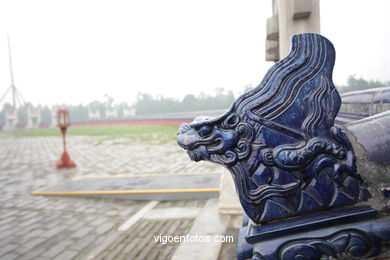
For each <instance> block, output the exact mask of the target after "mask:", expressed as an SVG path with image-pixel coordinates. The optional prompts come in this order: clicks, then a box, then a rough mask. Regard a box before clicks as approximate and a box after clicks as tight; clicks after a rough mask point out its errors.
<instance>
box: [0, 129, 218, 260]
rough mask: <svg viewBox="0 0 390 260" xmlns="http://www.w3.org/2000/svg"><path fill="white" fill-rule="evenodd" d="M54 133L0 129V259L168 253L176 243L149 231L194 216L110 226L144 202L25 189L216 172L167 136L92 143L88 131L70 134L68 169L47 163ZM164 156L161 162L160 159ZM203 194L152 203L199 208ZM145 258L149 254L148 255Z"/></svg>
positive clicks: (179, 229) (52, 157)
mask: <svg viewBox="0 0 390 260" xmlns="http://www.w3.org/2000/svg"><path fill="white" fill-rule="evenodd" d="M60 153H61V139H60V138H59V137H10V136H7V135H6V134H0V188H1V191H2V196H1V197H0V259H169V258H170V257H171V256H172V255H173V253H174V252H175V250H176V248H177V247H178V245H177V244H174V243H173V244H167V245H162V244H159V243H156V242H155V241H154V238H153V235H158V234H160V233H162V232H165V234H166V235H169V234H175V235H181V234H186V233H187V232H188V230H189V229H190V228H191V226H192V223H193V221H194V218H183V219H175V220H172V219H140V220H139V221H138V222H137V223H136V224H135V225H133V226H132V227H131V228H130V229H128V230H126V231H118V227H119V226H121V225H122V224H123V223H124V222H125V221H126V220H127V219H129V218H130V217H131V216H133V215H134V214H135V213H137V212H138V211H139V210H140V209H141V208H142V207H144V206H145V205H146V204H147V203H148V202H142V201H131V200H108V199H89V198H68V197H66V198H65V197H42V196H31V195H30V194H29V192H31V191H33V190H37V189H41V188H43V187H46V186H47V185H52V184H58V183H60V182H63V181H66V180H69V179H72V178H75V177H84V176H117V175H140V174H150V173H153V174H156V173H163V174H186V173H187V174H188V173H218V172H221V170H220V167H218V166H214V165H212V164H208V163H196V164H195V163H190V161H189V159H188V157H187V155H186V154H185V153H184V152H183V151H182V149H180V148H179V147H178V146H177V145H176V144H175V143H173V142H172V143H169V144H165V145H159V146H157V145H141V144H134V145H121V144H109V143H105V144H98V141H97V139H96V137H80V136H72V137H70V138H69V153H70V155H71V157H72V159H74V161H75V162H76V164H77V168H75V169H65V170H64V169H62V170H57V169H55V167H54V165H55V163H56V161H57V160H58V158H59V156H60ZM167 162H169V163H167ZM204 204H205V201H203V200H196V201H170V202H160V203H159V204H157V206H156V208H170V207H175V208H177V207H189V208H201V207H203V205H204ZM150 257H152V258H150Z"/></svg>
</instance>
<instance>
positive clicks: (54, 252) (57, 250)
mask: <svg viewBox="0 0 390 260" xmlns="http://www.w3.org/2000/svg"><path fill="white" fill-rule="evenodd" d="M70 244H72V242H70V241H62V242H60V243H58V244H57V245H55V246H54V247H52V248H50V249H49V250H48V251H47V252H45V253H44V254H43V256H47V257H50V258H53V257H55V256H56V255H58V254H60V253H61V252H62V251H63V250H64V249H65V248H66V247H67V246H68V245H70Z"/></svg>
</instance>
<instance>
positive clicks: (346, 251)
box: [276, 229, 382, 260]
mask: <svg viewBox="0 0 390 260" xmlns="http://www.w3.org/2000/svg"><path fill="white" fill-rule="evenodd" d="M380 241H381V239H380V238H379V237H378V236H377V235H375V234H374V233H372V232H369V231H366V230H360V229H348V230H342V231H339V232H336V233H334V234H332V235H330V236H328V237H324V238H313V239H300V240H295V241H290V242H288V243H286V244H284V245H282V246H281V247H280V248H279V249H278V250H277V252H276V255H277V256H278V257H277V259H280V260H316V259H321V257H323V256H331V257H334V258H336V259H365V258H368V257H373V256H376V255H378V254H379V253H380V252H381V251H382V243H380Z"/></svg>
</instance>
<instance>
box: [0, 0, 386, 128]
mask: <svg viewBox="0 0 390 260" xmlns="http://www.w3.org/2000/svg"><path fill="white" fill-rule="evenodd" d="M271 3H272V1H270V0H269V1H256V0H248V1H244V2H238V1H222V0H214V1H203V0H200V1H196V2H193V1H178V0H167V1H157V0H147V1H118V0H115V1H20V0H16V1H8V0H6V1H1V2H0V93H1V94H2V93H3V92H5V90H6V89H7V88H8V87H9V85H10V75H9V64H8V49H7V37H6V36H7V33H8V34H9V35H10V39H11V46H12V57H13V68H14V78H15V86H16V87H17V88H18V90H19V91H20V92H21V94H22V95H23V97H24V99H25V101H26V104H25V105H24V106H25V109H27V107H28V106H41V107H42V109H43V121H50V118H51V115H50V108H52V107H66V108H68V109H70V112H71V115H72V118H73V119H77V121H79V120H80V121H82V120H83V119H84V118H88V110H93V111H98V110H101V111H102V113H104V108H107V107H109V108H115V109H117V110H118V111H119V116H120V115H121V113H122V114H123V112H121V111H124V110H126V109H127V110H128V109H133V110H134V111H135V114H137V115H142V114H148V113H149V114H150V113H164V112H179V111H193V110H203V109H205V110H208V109H221V108H226V107H228V106H229V105H230V104H231V103H232V101H233V100H234V99H235V98H236V97H237V96H238V95H240V94H241V93H243V92H244V91H246V90H248V89H250V88H252V87H255V86H257V85H258V84H259V83H260V81H261V79H262V77H263V76H264V74H265V73H266V71H267V70H268V68H269V67H271V66H272V64H273V63H272V62H266V61H265V57H264V54H265V37H266V33H265V30H266V19H267V18H268V17H269V16H271V14H272V8H271ZM320 4H321V6H320V12H321V34H322V35H324V36H325V37H327V38H328V39H330V40H331V41H332V42H333V44H334V45H335V48H336V53H337V58H336V65H335V69H334V83H335V85H336V86H337V87H338V88H339V90H340V92H346V91H353V90H360V89H365V88H374V87H381V86H386V85H387V86H388V85H390V84H389V79H390V76H389V72H390V61H389V58H390V49H389V48H388V46H390V34H389V33H388V28H390V16H388V10H390V2H389V1H385V0H374V1H368V0H355V1H352V0H349V1H348V0H346V1H336V0H326V1H321V2H320ZM7 102H8V104H7ZM10 102H11V100H10V99H8V100H5V102H3V103H4V104H0V106H3V105H4V107H3V109H2V111H4V110H6V109H8V108H9V106H10V104H9V103H10ZM22 110H23V109H22ZM45 111H46V112H45ZM20 113H22V112H20ZM103 116H104V115H103ZM20 117H22V114H21V115H20ZM1 120H2V117H1V116H0V121H1ZM0 124H1V122H0Z"/></svg>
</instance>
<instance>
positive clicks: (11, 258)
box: [1, 254, 19, 260]
mask: <svg viewBox="0 0 390 260" xmlns="http://www.w3.org/2000/svg"><path fill="white" fill-rule="evenodd" d="M17 257H19V256H18V255H15V254H6V255H3V256H2V257H1V259H2V260H14V259H16V258H17Z"/></svg>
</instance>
